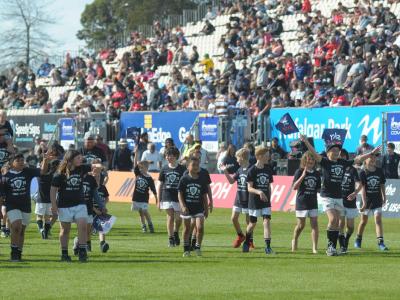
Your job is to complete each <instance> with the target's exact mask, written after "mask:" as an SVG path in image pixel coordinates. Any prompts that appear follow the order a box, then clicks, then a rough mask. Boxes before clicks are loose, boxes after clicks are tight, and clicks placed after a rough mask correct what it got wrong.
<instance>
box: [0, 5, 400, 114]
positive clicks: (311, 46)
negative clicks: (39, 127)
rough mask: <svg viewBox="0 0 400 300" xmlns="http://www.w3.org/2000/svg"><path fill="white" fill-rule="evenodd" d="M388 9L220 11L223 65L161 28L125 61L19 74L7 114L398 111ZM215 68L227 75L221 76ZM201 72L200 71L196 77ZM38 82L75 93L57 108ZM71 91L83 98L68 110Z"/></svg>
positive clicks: (5, 93) (109, 53)
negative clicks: (290, 18) (287, 20)
mask: <svg viewBox="0 0 400 300" xmlns="http://www.w3.org/2000/svg"><path fill="white" fill-rule="evenodd" d="M387 2H388V6H384V5H383V4H382V2H381V1H379V2H378V1H370V0H355V1H354V3H353V5H351V6H345V5H343V4H342V3H341V2H339V3H338V4H337V8H336V9H333V10H332V11H331V14H330V15H323V14H322V12H321V11H320V10H318V9H316V8H314V7H313V4H312V3H311V2H310V1H309V0H284V1H276V0H267V1H256V0H246V1H231V0H225V1H221V7H219V8H218V9H212V8H210V9H209V10H208V12H207V14H206V16H205V21H204V26H203V28H202V29H201V31H200V32H199V33H198V34H199V35H210V34H213V33H214V32H215V26H214V25H213V20H214V19H215V18H216V17H217V15H221V14H234V15H231V17H230V19H229V23H228V24H227V25H226V29H227V31H226V34H225V35H223V36H222V38H221V40H220V43H219V46H220V47H221V48H222V49H223V55H222V56H220V57H216V56H214V57H212V56H210V55H208V54H205V55H204V56H202V57H200V55H199V51H198V48H197V47H196V45H189V43H188V39H187V36H186V35H185V32H184V31H183V30H182V28H179V27H177V28H173V29H168V28H164V27H163V26H162V25H161V23H160V22H155V23H154V26H153V27H154V28H153V29H154V32H155V35H154V37H153V38H146V37H144V36H143V35H142V34H140V33H138V32H133V33H132V34H131V38H130V45H131V47H130V50H129V51H127V52H125V53H123V55H122V56H119V58H117V57H118V56H117V54H116V51H115V50H116V49H105V50H102V51H101V52H100V53H98V55H97V56H96V57H71V56H70V55H67V56H66V58H65V62H64V64H63V65H62V66H59V67H56V66H54V65H52V64H51V63H49V61H45V62H44V63H43V64H42V65H41V66H40V68H39V69H38V70H37V72H33V70H31V69H29V68H27V67H26V66H24V65H23V64H21V65H20V66H18V67H17V68H15V69H13V70H11V71H10V72H9V76H8V77H6V76H2V77H1V78H0V99H1V103H0V105H1V107H2V108H6V109H10V108H40V109H42V110H43V112H60V111H65V112H79V111H87V112H88V113H90V112H95V111H100V112H106V113H107V115H108V116H109V118H110V119H118V117H119V114H120V113H121V112H123V111H141V110H162V111H170V110H176V109H187V110H205V111H209V112H210V113H215V114H217V115H227V114H229V111H230V110H232V109H245V110H248V111H250V112H251V114H252V115H253V116H257V115H259V114H265V113H267V112H268V111H269V109H271V108H279V107H312V108H317V107H335V106H361V105H378V104H380V105H391V104H398V103H400V23H399V20H398V19H397V17H396V16H395V15H394V14H393V12H391V11H390V5H391V4H393V3H395V2H398V1H397V0H396V1H393V0H392V1H387ZM313 3H314V2H313ZM236 13H240V14H236ZM284 15H296V18H297V25H298V26H297V29H296V30H295V35H294V36H295V37H294V39H295V42H296V43H298V44H299V45H300V50H299V52H298V53H290V52H288V51H286V50H285V43H287V42H288V41H287V40H285V39H286V38H285V39H283V38H282V37H283V35H282V33H283V32H284V26H283V24H282V20H281V17H282V16H284ZM285 41H286V42H285ZM186 46H189V47H186ZM188 49H190V51H188ZM218 61H219V62H222V61H223V67H222V68H215V64H216V62H218ZM106 65H107V67H106ZM165 65H170V66H171V71H170V72H169V74H167V75H168V78H169V80H167V82H165V83H160V82H159V77H160V76H161V75H162V74H160V73H159V72H157V70H158V69H159V68H160V67H162V66H165ZM198 66H201V67H202V68H203V71H202V72H197V73H196V72H195V69H196V68H197V67H198ZM237 66H240V67H239V68H238V67H237ZM38 78H48V79H49V82H48V85H49V86H63V85H68V86H70V87H71V88H70V89H68V90H67V91H66V92H64V93H61V94H60V95H59V97H58V98H57V99H52V101H50V99H49V93H48V90H47V89H46V88H44V87H37V86H36V84H35V82H36V79H38ZM73 91H78V92H79V93H78V95H76V96H75V97H74V98H73V99H72V100H71V101H70V100H69V98H70V97H69V93H71V92H73Z"/></svg>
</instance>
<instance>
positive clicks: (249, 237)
mask: <svg viewBox="0 0 400 300" xmlns="http://www.w3.org/2000/svg"><path fill="white" fill-rule="evenodd" d="M250 241H251V233H248V232H246V240H245V243H246V244H247V245H248V244H250Z"/></svg>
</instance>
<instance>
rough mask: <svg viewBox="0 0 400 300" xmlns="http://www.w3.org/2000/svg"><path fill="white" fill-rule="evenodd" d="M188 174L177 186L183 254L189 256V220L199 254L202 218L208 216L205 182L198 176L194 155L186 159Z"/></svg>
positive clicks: (198, 169)
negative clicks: (193, 229)
mask: <svg viewBox="0 0 400 300" xmlns="http://www.w3.org/2000/svg"><path fill="white" fill-rule="evenodd" d="M187 167H188V174H186V175H184V176H183V177H182V178H181V180H180V182H179V186H178V190H179V203H180V206H181V211H182V214H181V217H182V219H183V222H184V229H183V240H184V243H183V250H184V252H183V256H184V257H187V256H190V231H191V220H192V219H193V220H194V222H195V227H196V245H195V248H194V249H195V252H196V255H197V256H201V255H202V254H201V243H202V241H203V236H204V218H207V216H208V203H207V182H206V181H205V179H204V177H201V176H200V173H199V172H200V161H199V159H198V158H196V157H193V156H192V157H190V158H189V160H188V165H187Z"/></svg>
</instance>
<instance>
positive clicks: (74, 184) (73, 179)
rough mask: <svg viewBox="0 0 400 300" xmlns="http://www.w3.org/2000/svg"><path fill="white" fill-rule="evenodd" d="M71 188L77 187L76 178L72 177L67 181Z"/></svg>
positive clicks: (77, 181)
mask: <svg viewBox="0 0 400 300" xmlns="http://www.w3.org/2000/svg"><path fill="white" fill-rule="evenodd" d="M69 182H70V183H71V185H72V186H77V185H79V179H78V178H76V177H72V178H71V180H70V181H69Z"/></svg>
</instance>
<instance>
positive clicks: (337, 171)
mask: <svg viewBox="0 0 400 300" xmlns="http://www.w3.org/2000/svg"><path fill="white" fill-rule="evenodd" d="M333 172H335V174H336V176H339V175H340V174H342V168H341V167H335V168H334V169H333Z"/></svg>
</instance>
